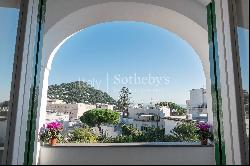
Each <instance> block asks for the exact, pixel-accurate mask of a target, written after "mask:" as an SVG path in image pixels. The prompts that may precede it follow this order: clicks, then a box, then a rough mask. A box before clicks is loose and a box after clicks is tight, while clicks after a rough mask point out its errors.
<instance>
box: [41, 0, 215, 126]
mask: <svg viewBox="0 0 250 166" xmlns="http://www.w3.org/2000/svg"><path fill="white" fill-rule="evenodd" d="M51 2H54V0H53V1H51ZM62 2H64V1H62ZM192 3H193V2H192ZM205 9H206V8H204V10H205ZM190 10H194V9H193V8H191V9H190ZM48 17H50V16H49V15H48ZM56 20H58V21H56V22H55V23H53V24H52V26H47V27H49V28H47V29H46V33H45V35H44V47H43V58H42V71H41V72H42V73H41V80H43V81H42V82H41V86H40V93H41V94H42V95H41V96H40V97H41V99H40V101H41V104H40V110H41V111H40V112H42V113H41V114H44V113H45V111H44V110H45V109H46V105H47V88H48V77H49V71H50V68H51V64H52V61H53V58H54V56H55V54H56V52H57V51H58V49H59V48H60V47H61V45H62V44H63V43H64V42H65V41H66V40H67V39H68V38H70V37H71V36H72V35H74V34H75V33H77V32H78V31H80V30H82V29H84V28H86V27H89V26H91V25H95V24H98V23H103V22H111V21H138V22H145V23H149V24H153V25H157V26H159V27H162V28H165V29H168V30H169V31H171V32H173V33H176V34H177V35H178V36H180V37H181V38H182V39H184V40H185V41H187V42H188V43H189V44H190V45H191V46H192V47H193V49H194V50H195V51H196V53H197V54H198V55H199V57H200V60H201V62H202V66H203V70H204V74H205V77H206V89H207V92H208V95H207V103H208V111H209V121H210V122H212V108H211V107H212V97H211V87H210V85H211V81H210V64H209V45H208V33H207V31H206V29H204V28H203V27H204V26H202V25H200V24H198V23H197V22H195V21H193V20H192V19H190V18H189V17H186V16H184V15H182V14H180V13H178V12H176V11H175V10H171V9H168V8H165V7H160V6H157V5H152V4H145V3H138V2H106V3H101V2H100V4H96V5H92V6H87V7H84V8H81V9H79V10H76V11H74V10H73V12H71V13H70V14H68V15H67V16H65V17H63V18H61V19H58V18H57V19H56ZM50 24H51V20H50ZM45 27H46V25H45ZM41 116H43V117H44V116H45V115H41ZM41 123H42V120H41V119H40V125H42V124H41Z"/></svg>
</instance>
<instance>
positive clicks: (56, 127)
mask: <svg viewBox="0 0 250 166" xmlns="http://www.w3.org/2000/svg"><path fill="white" fill-rule="evenodd" d="M62 127H63V125H62V123H60V122H50V123H48V124H47V125H46V127H45V125H44V127H43V128H42V130H41V133H40V140H41V141H42V142H49V140H50V139H51V138H57V139H59V138H60V136H61V130H62Z"/></svg>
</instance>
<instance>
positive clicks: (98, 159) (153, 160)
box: [40, 144, 215, 165]
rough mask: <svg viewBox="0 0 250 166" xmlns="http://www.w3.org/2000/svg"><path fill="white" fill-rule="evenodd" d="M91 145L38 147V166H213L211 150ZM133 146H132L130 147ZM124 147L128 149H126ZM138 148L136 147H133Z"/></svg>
mask: <svg viewBox="0 0 250 166" xmlns="http://www.w3.org/2000/svg"><path fill="white" fill-rule="evenodd" d="M114 145H115V144H113V145H112V144H106V145H102V146H97V145H93V144H91V145H90V144H89V145H88V144H85V146H81V145H79V144H78V145H75V146H74V145H70V146H67V145H66V146H55V147H48V146H43V147H41V152H40V164H41V165H43V164H44V165H56V164H57V165H77V164H80V165H92V164H95V165H99V164H100V165H121V164H124V165H131V164H133V165H139V164H140V165H148V164H151V165H157V164H164V165H165V164H169V165H214V164H215V159H214V156H215V155H214V147H201V146H196V145H194V146H187V145H186V146H185V145H176V146H173V145H171V144H170V145H169V146H154V145H153V146H152V147H140V146H137V145H142V144H131V145H132V146H131V145H130V146H127V145H125V146H120V147H119V146H117V144H116V146H114ZM133 145H135V146H133ZM126 146H127V147H126ZM136 146H137V147H136Z"/></svg>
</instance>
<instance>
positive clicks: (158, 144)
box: [42, 142, 214, 148]
mask: <svg viewBox="0 0 250 166" xmlns="http://www.w3.org/2000/svg"><path fill="white" fill-rule="evenodd" d="M42 146H49V147H53V148H54V147H55V148H56V147H214V145H213V144H209V145H201V144H200V143H199V142H155V143H154V142H141V143H58V144H56V145H54V146H51V145H49V144H44V145H42Z"/></svg>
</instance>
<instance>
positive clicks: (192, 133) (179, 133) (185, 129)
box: [170, 122, 199, 142]
mask: <svg viewBox="0 0 250 166" xmlns="http://www.w3.org/2000/svg"><path fill="white" fill-rule="evenodd" d="M170 132H171V133H172V134H173V135H174V136H175V137H176V140H178V141H181V142H183V141H187V142H194V141H198V140H199V139H198V138H199V137H198V134H197V128H196V124H195V123H194V122H180V123H178V124H177V126H176V127H175V128H173V129H172V130H171V131H170Z"/></svg>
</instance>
